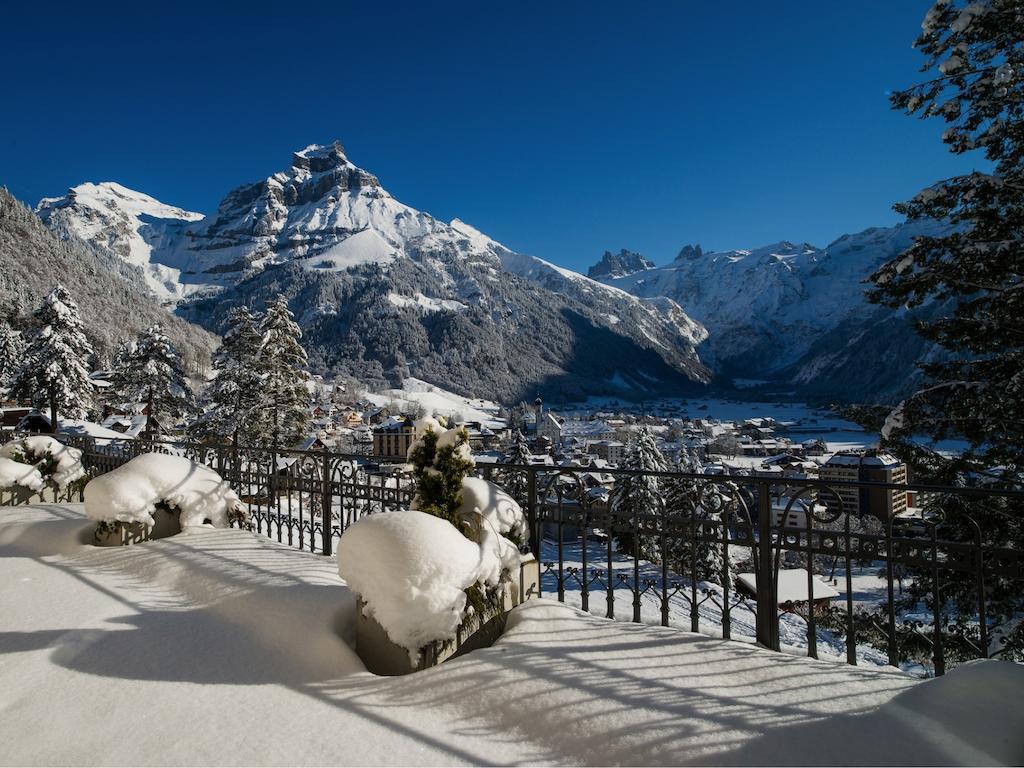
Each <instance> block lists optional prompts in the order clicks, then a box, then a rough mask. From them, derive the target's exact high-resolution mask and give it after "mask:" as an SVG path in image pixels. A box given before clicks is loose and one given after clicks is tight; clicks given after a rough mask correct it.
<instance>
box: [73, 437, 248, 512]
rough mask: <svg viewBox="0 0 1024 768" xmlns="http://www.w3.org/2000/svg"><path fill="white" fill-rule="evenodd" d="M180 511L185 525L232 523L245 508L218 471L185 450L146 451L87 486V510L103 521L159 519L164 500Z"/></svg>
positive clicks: (166, 505)
mask: <svg viewBox="0 0 1024 768" xmlns="http://www.w3.org/2000/svg"><path fill="white" fill-rule="evenodd" d="M160 505H162V506H164V507H165V508H168V509H173V510H177V511H178V512H179V521H180V522H181V527H182V528H183V529H184V528H188V527H189V526H196V525H203V524H204V523H209V524H211V525H213V526H215V527H217V528H227V527H228V526H229V525H230V524H231V521H232V520H233V519H237V518H239V517H243V518H244V515H245V508H244V507H243V505H242V503H241V502H240V501H239V500H238V496H236V495H235V492H234V491H233V490H231V486H230V485H228V483H227V482H226V481H225V480H223V479H222V478H221V476H220V475H218V474H217V473H216V472H214V471H213V470H212V469H210V468H209V467H205V466H203V465H202V464H196V463H194V462H192V461H189V460H188V459H186V458H184V457H182V456H168V455H166V454H162V453H144V454H142V455H141V456H136V457H135V458H134V459H132V460H131V461H129V462H128V463H126V464H122V465H121V466H120V467H118V468H117V469H114V470H111V471H110V472H107V473H106V474H105V475H100V476H99V477H97V478H95V479H93V480H91V481H90V482H89V484H88V485H86V486H85V514H86V515H87V516H88V517H89V518H91V519H93V520H96V521H97V522H99V523H106V524H113V523H118V522H120V523H142V524H143V525H146V526H153V525H155V524H156V523H155V520H154V519H153V512H154V511H155V510H156V508H157V507H158V506H160Z"/></svg>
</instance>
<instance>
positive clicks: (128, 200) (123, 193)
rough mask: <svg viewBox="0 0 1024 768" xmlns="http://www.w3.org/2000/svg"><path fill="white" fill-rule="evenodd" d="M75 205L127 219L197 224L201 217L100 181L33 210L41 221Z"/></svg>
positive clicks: (51, 198) (44, 202) (48, 201)
mask: <svg viewBox="0 0 1024 768" xmlns="http://www.w3.org/2000/svg"><path fill="white" fill-rule="evenodd" d="M72 205H79V206H83V207H87V208H91V209H93V210H96V211H98V212H106V211H111V212H113V213H114V214H115V215H116V214H118V213H123V214H128V215H131V216H151V217H153V218H156V219H177V220H182V221H199V220H200V219H201V218H203V214H201V213H195V212H194V211H186V210H185V209H184V208H178V207H177V206H174V205H167V204H166V203H162V202H160V201H159V200H157V199H156V198H154V197H150V196H149V195H147V194H144V193H142V192H137V191H135V190H134V189H129V188H128V187H126V186H123V185H122V184H118V183H117V182H116V181H102V182H100V183H98V184H96V183H93V182H91V181H87V182H85V183H84V184H79V185H78V186H76V187H71V188H70V189H69V190H68V193H67V194H66V195H64V196H63V197H44V198H43V199H42V200H40V201H39V204H38V205H37V206H36V213H38V214H40V215H41V216H43V217H44V218H45V215H44V212H45V211H50V210H54V209H57V208H63V207H69V206H72Z"/></svg>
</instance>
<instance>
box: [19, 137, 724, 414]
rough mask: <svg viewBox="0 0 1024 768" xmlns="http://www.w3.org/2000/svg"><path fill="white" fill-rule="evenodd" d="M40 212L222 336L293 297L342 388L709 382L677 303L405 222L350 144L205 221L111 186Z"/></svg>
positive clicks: (302, 163) (686, 385) (465, 234)
mask: <svg viewBox="0 0 1024 768" xmlns="http://www.w3.org/2000/svg"><path fill="white" fill-rule="evenodd" d="M37 210H38V213H39V215H40V217H41V218H42V219H43V220H44V221H45V222H46V223H47V224H48V225H49V226H51V227H53V228H58V229H59V230H61V231H64V232H70V233H73V234H75V235H76V236H77V237H79V238H81V239H83V240H86V241H87V242H89V243H91V244H92V245H94V246H96V247H101V248H106V249H108V250H109V251H110V252H112V253H114V254H116V255H118V256H120V257H121V258H122V259H124V260H126V261H128V262H130V263H132V264H133V265H135V266H137V267H139V268H140V269H141V270H142V271H143V273H144V275H145V278H146V280H147V282H148V284H149V286H150V288H151V289H152V290H153V292H154V294H155V295H156V296H158V297H159V298H160V299H162V300H163V301H165V302H166V303H167V304H168V306H172V307H173V308H174V309H175V311H176V312H177V314H179V315H180V316H182V317H184V318H186V319H188V320H190V321H193V322H196V323H198V324H200V325H202V326H204V327H206V328H208V329H210V330H212V331H216V332H221V331H223V330H224V321H225V318H226V316H227V313H228V310H229V309H230V308H231V307H233V306H237V305H243V304H244V305H247V306H252V307H255V308H257V309H260V308H261V307H262V306H263V305H264V304H265V303H266V302H267V301H268V300H269V299H270V298H271V297H272V296H273V295H275V294H277V293H283V294H285V295H286V296H287V297H288V300H289V303H290V306H291V307H292V309H293V311H294V312H295V313H296V315H297V319H298V321H299V323H300V325H301V327H302V329H303V333H304V345H305V346H306V349H307V351H308V352H309V354H310V360H311V364H312V365H313V367H314V368H315V369H316V370H317V371H318V372H320V373H324V374H327V375H332V374H339V375H340V374H345V375H351V376H355V377H357V378H360V379H361V380H363V381H365V382H367V383H369V384H371V385H372V384H383V383H397V382H398V380H399V379H401V378H403V377H405V376H409V375H413V376H415V377H417V378H419V379H423V380H425V381H429V382H431V383H436V384H439V385H442V386H445V387H447V388H449V389H453V390H455V391H457V392H460V393H464V394H467V393H472V394H474V395H477V396H482V397H488V398H491V399H497V400H501V401H505V402H514V401H517V400H520V399H524V398H530V399H532V398H533V397H534V396H535V395H536V394H543V395H545V396H547V397H549V398H554V399H573V398H580V397H583V396H586V395H589V394H616V395H630V394H637V393H639V394H645V395H648V396H649V395H651V394H666V395H667V394H682V393H691V392H696V391H699V390H700V389H702V388H703V386H704V385H705V384H706V382H707V381H709V380H710V378H711V373H710V371H709V370H708V369H707V368H706V367H705V366H704V365H703V364H702V363H701V362H700V360H699V358H698V356H697V353H696V351H695V347H696V346H697V344H699V343H700V342H701V341H702V340H703V338H704V337H705V335H706V331H705V330H704V328H703V327H701V326H700V325H699V324H698V323H694V322H693V321H692V320H690V318H689V317H688V316H687V315H686V314H685V312H683V310H682V309H681V308H680V307H679V306H678V305H676V304H675V303H674V302H672V301H671V300H667V299H663V298H660V297H659V298H658V299H657V300H654V301H648V300H646V299H641V298H638V297H636V296H633V295H631V294H629V293H627V292H625V291H621V290H619V289H617V288H614V287H609V286H606V285H603V284H601V283H599V282H596V281H594V280H590V279H589V278H586V277H584V276H582V275H579V274H577V273H575V272H571V271H569V270H565V269H562V268H560V267H557V266H555V265H553V264H549V263H547V262H545V261H543V260H541V259H537V258H534V257H531V256H526V255H523V254H518V253H515V252H513V251H511V250H510V249H508V248H506V247H504V246H503V245H501V244H500V243H497V242H495V241H494V240H492V239H490V238H489V237H487V236H486V235H484V234H482V233H481V232H479V231H477V230H476V229H474V228H472V227H471V226H469V225H467V224H465V223H463V222H461V221H459V220H454V221H451V222H443V221H440V220H438V219H435V218H434V217H432V216H430V215H429V214H426V213H423V212H421V211H417V210H415V209H413V208H411V207H409V206H407V205H404V204H403V203H401V202H399V201H398V200H396V199H395V198H394V197H392V196H391V195H390V194H389V193H388V192H387V191H386V190H385V189H384V188H383V187H382V186H381V184H380V182H379V181H378V180H377V178H376V177H375V176H373V175H372V174H370V173H368V172H367V171H364V170H362V169H361V168H358V167H357V166H355V165H353V164H352V163H351V162H350V161H349V160H348V158H347V156H346V154H345V151H344V149H343V148H342V146H341V145H340V144H339V143H337V142H336V143H334V144H330V145H326V146H317V145H313V146H309V147H307V148H305V149H303V150H301V151H298V152H295V153H294V154H293V155H292V157H291V162H290V164H289V167H288V168H287V169H285V170H283V171H280V172H278V173H274V174H272V175H271V176H269V177H267V178H265V179H262V180H260V181H257V182H255V183H251V184H246V185H243V186H241V187H238V188H237V189H235V190H233V191H231V192H229V193H228V194H227V195H226V196H225V197H224V199H223V200H222V201H221V203H220V205H219V206H218V208H217V210H216V211H215V212H214V213H212V214H210V215H209V216H205V217H204V216H201V215H199V214H195V213H192V212H188V211H183V210H181V209H177V208H173V207H172V206H167V205H165V204H163V203H161V202H159V201H157V200H155V199H153V198H151V197H148V196H147V195H144V194H141V193H138V192H134V191H132V190H127V189H125V188H124V187H121V186H119V185H116V184H112V183H103V184H83V185H80V186H78V187H75V188H73V189H71V190H69V192H68V193H67V194H66V195H64V196H63V197H59V198H47V199H45V200H43V201H42V202H41V203H40V204H39V206H38V209H37Z"/></svg>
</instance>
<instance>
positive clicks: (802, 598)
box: [736, 568, 839, 603]
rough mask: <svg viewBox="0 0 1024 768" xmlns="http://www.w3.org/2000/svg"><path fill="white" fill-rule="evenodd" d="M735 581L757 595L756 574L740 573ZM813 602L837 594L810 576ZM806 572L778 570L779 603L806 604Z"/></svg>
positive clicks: (800, 569) (837, 594)
mask: <svg viewBox="0 0 1024 768" xmlns="http://www.w3.org/2000/svg"><path fill="white" fill-rule="evenodd" d="M736 580H737V581H738V582H739V583H740V584H742V585H743V586H744V587H746V588H747V589H749V590H750V591H751V592H753V593H754V594H757V574H754V573H741V574H740V575H739V576H737V577H736ZM811 580H812V582H813V585H814V587H813V592H814V599H815V600H822V599H831V598H833V597H839V593H838V592H837V591H836V590H834V589H833V588H832V587H830V586H829V585H828V584H826V583H825V582H823V581H822V580H821V579H819V578H818V577H817V576H812V577H811ZM807 595H808V590H807V571H806V570H805V569H804V568H783V569H780V570H779V603H789V602H793V603H803V602H807Z"/></svg>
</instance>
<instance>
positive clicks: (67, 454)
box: [0, 435, 85, 490]
mask: <svg viewBox="0 0 1024 768" xmlns="http://www.w3.org/2000/svg"><path fill="white" fill-rule="evenodd" d="M0 457H3V458H6V459H14V460H16V461H24V462H25V463H28V464H32V465H33V466H35V467H39V466H41V465H42V464H43V463H44V462H45V461H46V460H47V459H53V460H54V461H55V462H56V466H54V468H53V471H52V473H50V474H49V475H46V476H43V479H44V480H45V481H47V482H50V483H53V484H54V485H56V486H57V488H59V489H61V490H63V489H64V488H67V487H68V486H69V485H70V484H71V483H73V482H75V481H76V480H80V479H81V478H83V477H85V468H84V467H83V466H82V452H81V451H80V450H78V449H77V448H72V447H70V446H67V445H64V444H63V443H61V442H60V441H58V440H55V439H54V438H52V437H50V436H48V435H31V436H30V437H23V438H21V439H19V440H12V441H11V442H9V443H7V444H6V445H3V446H0Z"/></svg>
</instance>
